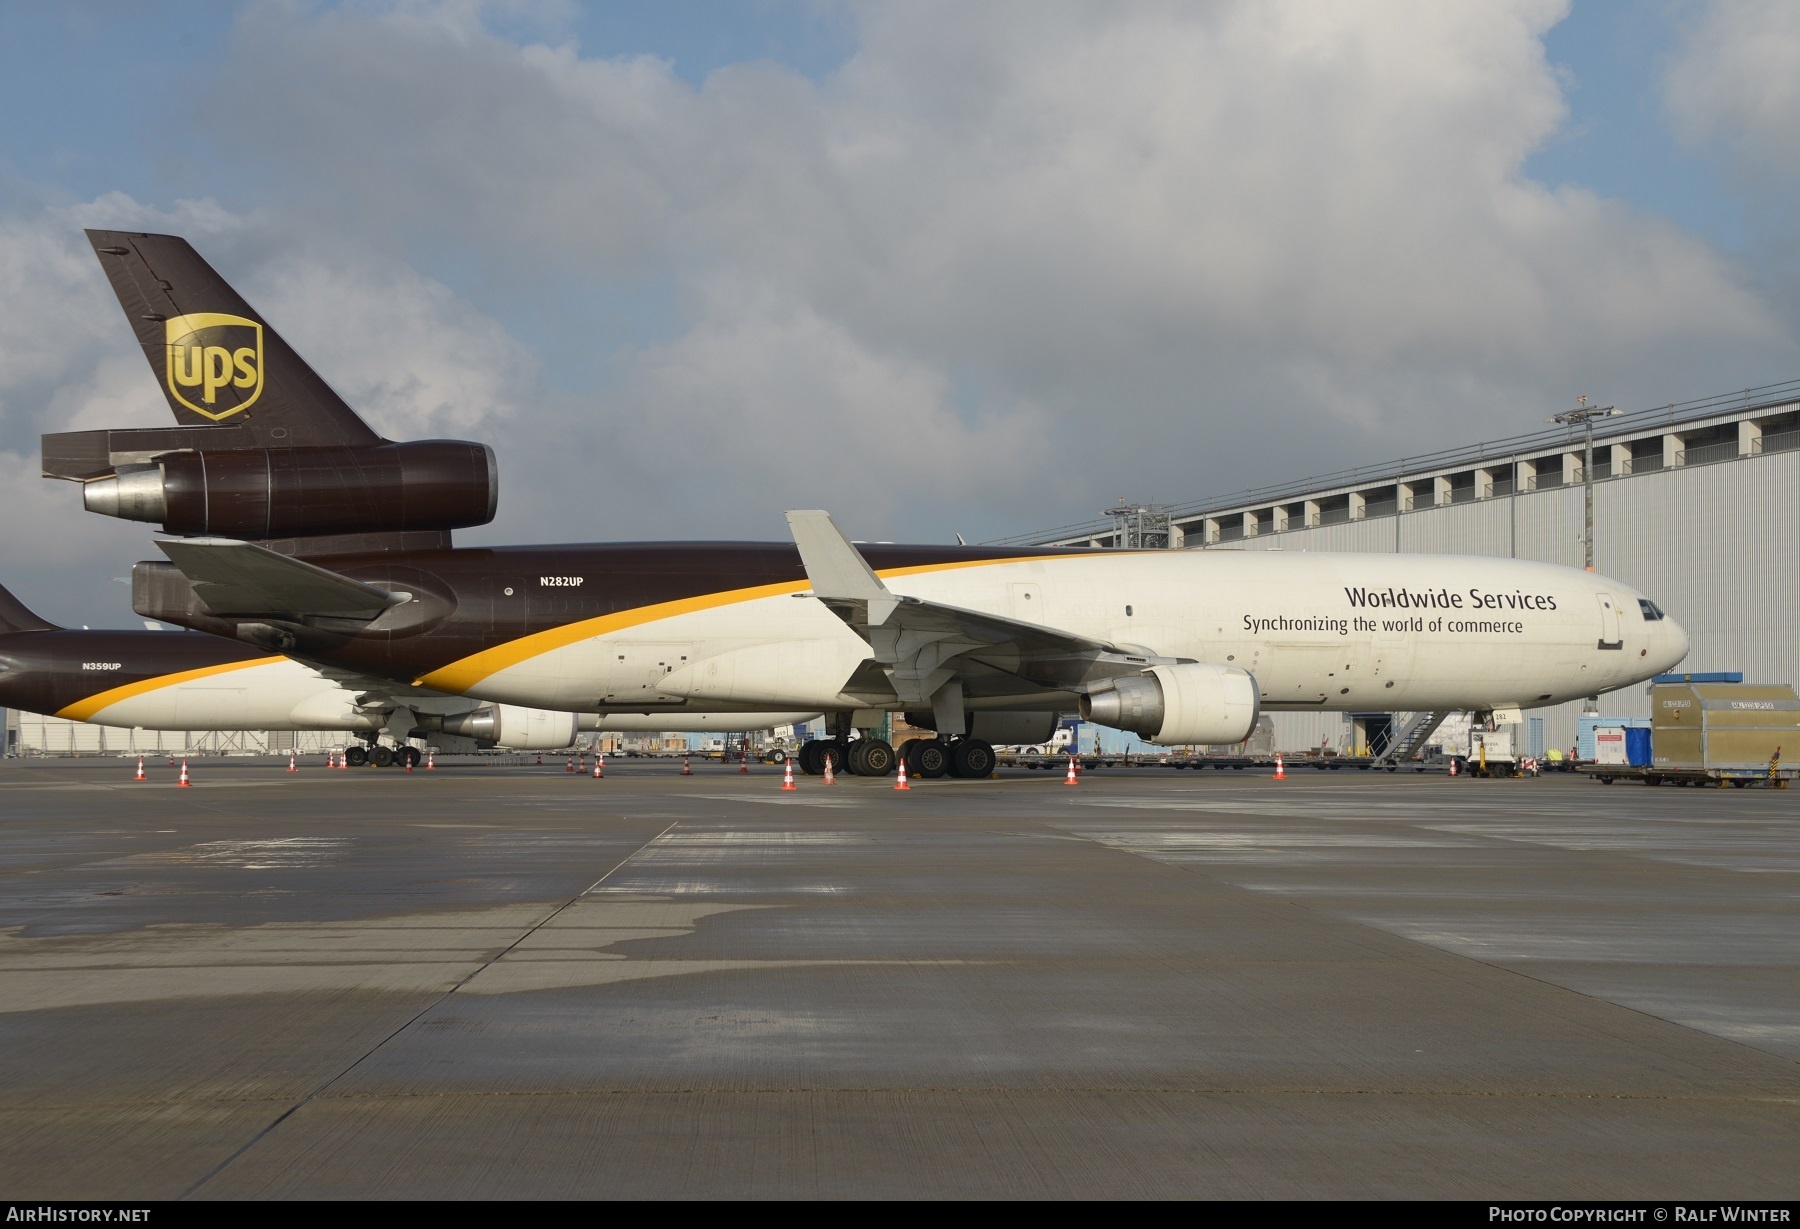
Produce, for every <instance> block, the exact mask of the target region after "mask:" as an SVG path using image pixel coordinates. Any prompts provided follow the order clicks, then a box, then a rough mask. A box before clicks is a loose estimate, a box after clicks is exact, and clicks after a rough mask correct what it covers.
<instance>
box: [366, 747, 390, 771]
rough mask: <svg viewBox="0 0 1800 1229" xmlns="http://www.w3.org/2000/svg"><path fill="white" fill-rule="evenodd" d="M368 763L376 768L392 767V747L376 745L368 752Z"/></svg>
mask: <svg viewBox="0 0 1800 1229" xmlns="http://www.w3.org/2000/svg"><path fill="white" fill-rule="evenodd" d="M369 763H371V764H373V765H375V767H377V768H392V767H393V766H394V749H393V748H392V747H376V748H375V749H374V750H373V751H371V752H369Z"/></svg>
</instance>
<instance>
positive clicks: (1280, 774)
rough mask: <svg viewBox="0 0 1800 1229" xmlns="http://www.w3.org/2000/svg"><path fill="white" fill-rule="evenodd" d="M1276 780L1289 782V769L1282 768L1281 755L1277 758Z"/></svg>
mask: <svg viewBox="0 0 1800 1229" xmlns="http://www.w3.org/2000/svg"><path fill="white" fill-rule="evenodd" d="M1275 779H1276V780H1277V781H1285V780H1287V769H1286V768H1284V767H1283V766H1282V763H1281V756H1280V755H1279V754H1277V755H1276V756H1275Z"/></svg>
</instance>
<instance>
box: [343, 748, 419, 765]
mask: <svg viewBox="0 0 1800 1229" xmlns="http://www.w3.org/2000/svg"><path fill="white" fill-rule="evenodd" d="M424 758H425V754H424V752H422V751H420V750H419V749H418V748H417V747H389V746H387V745H385V744H383V743H377V744H375V745H374V746H373V747H359V746H356V745H355V744H352V745H350V746H348V747H346V748H344V763H346V764H348V765H349V766H350V767H352V768H361V767H362V766H363V765H365V764H373V765H375V767H377V768H392V767H394V766H395V765H396V764H398V765H399V766H400V767H402V768H417V767H418V766H419V763H420V762H421V761H422V760H423V759H424Z"/></svg>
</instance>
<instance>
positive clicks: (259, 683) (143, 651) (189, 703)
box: [0, 586, 818, 768]
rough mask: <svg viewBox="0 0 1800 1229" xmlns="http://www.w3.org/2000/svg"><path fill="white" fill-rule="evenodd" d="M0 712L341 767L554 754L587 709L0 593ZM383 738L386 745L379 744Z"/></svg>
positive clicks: (700, 726)
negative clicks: (63, 618) (323, 752)
mask: <svg viewBox="0 0 1800 1229" xmlns="http://www.w3.org/2000/svg"><path fill="white" fill-rule="evenodd" d="M0 707H6V708H17V709H24V710H25V711H27V712H33V713H43V714H45V715H47V716H54V717H66V718H69V719H70V720H74V721H89V722H93V723H94V724H96V725H108V726H120V727H124V728H127V729H142V730H207V731H232V730H318V731H330V732H341V733H346V734H353V735H356V736H357V737H360V738H365V739H367V740H368V741H369V746H368V748H366V749H365V748H363V747H361V746H352V747H350V748H349V749H348V750H347V751H346V753H345V757H344V758H345V760H346V761H347V762H348V763H349V765H350V766H351V767H353V768H354V767H358V766H360V765H362V764H365V763H373V764H375V765H376V766H377V767H382V768H385V767H387V766H388V765H390V764H397V763H411V764H414V765H416V764H417V763H418V762H419V751H418V748H416V747H410V746H408V745H407V739H408V738H410V737H413V736H415V735H417V736H424V737H427V738H429V739H430V741H431V742H432V743H434V744H435V745H436V746H437V747H438V748H439V749H440V750H444V751H474V750H477V749H480V748H484V747H496V746H498V747H505V748H508V749H510V750H515V751H560V750H561V749H563V748H564V747H567V746H570V745H571V744H572V743H573V742H574V741H575V735H576V733H577V731H580V730H597V729H599V728H600V726H601V719H600V718H599V717H598V716H596V715H595V714H592V713H555V712H546V711H544V710H542V709H533V708H520V707H517V706H515V705H511V704H483V703H480V702H479V701H474V700H470V699H468V698H466V697H462V696H445V695H439V694H436V693H432V692H427V691H424V690H421V689H418V688H394V687H387V688H384V689H383V690H382V691H380V692H378V693H374V694H371V693H370V692H368V691H364V690H361V689H359V688H357V687H354V686H351V685H349V684H347V683H345V682H342V681H339V680H337V679H333V678H331V677H329V676H327V675H326V674H324V673H322V672H320V671H318V670H315V669H313V668H312V667H310V666H306V665H303V664H301V663H300V662H297V661H294V660H292V659H290V658H287V657H281V656H278V655H271V654H269V653H267V652H266V651H262V650H258V649H255V648H252V647H250V646H248V645H245V644H242V643H239V642H237V641H232V640H225V639H223V638H221V637H218V636H202V635H191V634H187V633H182V632H158V631H113V630H94V631H90V630H88V629H87V628H81V629H79V630H77V629H74V628H67V627H58V626H57V625H56V624H54V623H51V622H50V621H48V620H47V619H43V618H40V617H39V616H38V615H36V614H34V613H33V612H32V611H31V610H29V609H27V608H26V606H25V605H24V604H23V603H21V602H20V601H19V600H18V599H17V598H16V597H14V596H13V595H12V594H11V593H10V592H9V591H8V590H7V589H6V588H5V587H4V586H0ZM817 715H818V714H817V713H731V714H720V713H696V714H689V715H687V716H685V717H684V718H683V720H682V722H681V724H683V725H684V726H687V727H689V728H690V730H691V731H693V732H706V731H709V730H711V731H735V730H747V729H748V730H760V729H765V728H767V727H769V726H775V725H791V724H793V723H795V722H803V721H810V720H811V719H812V718H813V717H816V716H817ZM605 724H606V728H608V729H611V730H620V731H624V730H662V729H665V728H667V726H668V722H667V721H666V720H664V719H661V718H658V717H646V716H642V715H632V714H627V715H623V716H619V717H613V718H608V719H607V721H606V723H605ZM383 734H386V735H388V736H389V737H390V739H391V742H389V743H384V742H381V741H380V739H381V737H382V735H383Z"/></svg>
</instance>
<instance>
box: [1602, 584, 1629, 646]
mask: <svg viewBox="0 0 1800 1229" xmlns="http://www.w3.org/2000/svg"><path fill="white" fill-rule="evenodd" d="M1594 596H1595V600H1596V601H1598V602H1599V603H1600V645H1599V647H1600V648H1603V649H1622V648H1624V647H1625V637H1624V633H1623V632H1622V631H1621V630H1620V625H1619V604H1618V603H1617V602H1615V601H1613V595H1612V594H1610V593H1598V594H1595V595H1594Z"/></svg>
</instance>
